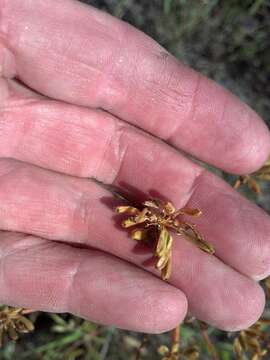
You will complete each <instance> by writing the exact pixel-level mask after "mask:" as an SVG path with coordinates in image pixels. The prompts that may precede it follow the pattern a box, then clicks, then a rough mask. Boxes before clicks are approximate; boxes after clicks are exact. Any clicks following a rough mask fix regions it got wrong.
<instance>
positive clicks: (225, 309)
mask: <svg viewBox="0 0 270 360" xmlns="http://www.w3.org/2000/svg"><path fill="white" fill-rule="evenodd" d="M1 163H2V164H1V173H2V176H1V180H0V214H1V216H0V228H2V229H6V230H12V231H20V232H26V233H30V234H34V235H37V236H42V237H46V238H48V239H52V240H58V241H59V240H60V241H68V242H72V243H80V244H84V245H88V246H92V247H96V248H98V249H100V250H104V251H108V252H110V253H112V254H114V255H116V256H118V257H121V258H123V259H125V260H128V261H130V262H133V263H136V264H137V265H139V266H142V267H145V268H147V269H148V270H149V271H152V272H155V273H157V272H156V271H155V270H154V266H153V265H152V264H151V265H150V264H148V260H149V256H150V253H146V252H145V251H144V252H143V253H140V254H137V252H136V251H135V249H134V245H135V244H134V241H132V240H131V239H129V237H128V234H126V233H125V232H124V231H123V229H120V228H119V227H118V226H117V224H116V223H115V219H114V214H113V212H112V209H111V207H110V204H111V203H110V202H111V197H110V196H109V193H108V192H107V191H105V190H104V189H102V188H101V187H100V186H98V185H96V184H94V183H93V182H91V181H87V180H83V179H78V178H72V177H67V176H64V175H60V174H56V173H52V172H49V171H45V170H41V169H35V168H34V167H31V166H27V165H23V164H18V163H15V162H11V161H2V162H1ZM173 253H174V259H173V276H172V278H171V283H172V284H173V285H175V286H176V287H178V288H179V289H181V290H182V291H183V292H184V293H185V294H186V296H187V298H188V302H189V307H190V310H191V311H192V312H193V313H194V314H195V315H196V316H197V317H198V318H199V319H201V320H204V321H207V322H210V323H211V324H213V325H215V326H217V327H220V328H222V329H227V330H228V329H230V330H232V329H233V330H236V329H239V328H244V327H247V326H249V325H250V324H251V323H253V322H254V321H256V320H257V318H258V317H259V316H260V314H261V312H262V309H263V305H264V295H263V292H262V289H261V288H260V287H259V285H258V284H257V283H256V282H253V281H252V280H250V279H248V278H247V277H245V276H243V275H241V274H239V273H237V272H236V271H235V270H233V269H232V268H230V267H229V266H227V265H225V264H224V263H222V262H221V261H220V260H218V259H217V258H216V257H214V256H210V255H208V254H205V253H203V252H201V251H200V250H198V249H197V248H195V247H194V246H193V245H192V244H190V243H187V242H186V241H185V240H183V239H181V238H177V239H175V242H174V249H173ZM198 299H200V300H199V301H198ZM225 304H226V306H225Z"/></svg>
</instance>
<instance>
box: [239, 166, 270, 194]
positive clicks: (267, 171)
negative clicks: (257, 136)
mask: <svg viewBox="0 0 270 360" xmlns="http://www.w3.org/2000/svg"><path fill="white" fill-rule="evenodd" d="M258 180H262V181H270V159H268V160H267V161H266V163H265V164H264V166H263V167H262V168H261V169H260V170H258V171H256V172H254V173H252V174H250V175H241V176H239V178H238V179H237V180H236V182H235V184H234V188H235V189H238V188H239V187H240V186H241V185H247V186H248V187H249V189H250V190H252V191H253V192H255V193H256V194H261V187H260V185H259V183H258Z"/></svg>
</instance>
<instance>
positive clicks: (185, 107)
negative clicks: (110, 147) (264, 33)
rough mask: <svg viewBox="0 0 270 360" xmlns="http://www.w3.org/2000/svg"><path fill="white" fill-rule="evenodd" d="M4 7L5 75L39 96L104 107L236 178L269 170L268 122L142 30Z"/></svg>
mask: <svg viewBox="0 0 270 360" xmlns="http://www.w3.org/2000/svg"><path fill="white" fill-rule="evenodd" d="M0 4H1V3H0ZM1 7H2V12H1V33H2V48H3V50H2V54H3V55H2V58H4V59H5V60H3V61H4V63H5V64H9V66H8V65H5V67H6V68H8V70H9V71H7V72H9V73H13V72H15V73H16V74H17V76H19V77H20V79H22V80H23V81H24V82H25V83H26V84H28V85H29V86H31V87H32V88H34V89H36V90H38V91H39V92H42V93H43V94H45V95H48V96H50V97H53V98H56V99H61V100H64V101H68V102H72V103H74V104H79V105H84V106H92V107H101V108H103V109H105V110H107V111H110V112H111V113H113V114H115V115H117V116H118V117H120V118H122V119H125V120H126V121H129V122H130V123H133V124H135V125H137V126H139V127H141V128H143V129H145V130H147V131H148V132H151V133H152V134H154V135H156V136H159V137H161V138H162V139H165V140H166V141H168V142H169V143H171V144H173V145H174V146H176V147H178V148H181V149H183V150H185V151H186V152H188V153H190V154H192V155H194V156H196V157H198V158H200V159H202V160H204V161H207V162H209V163H212V164H213V165H215V166H218V167H221V168H223V169H225V170H227V171H231V172H237V173H249V172H251V171H253V170H255V169H256V168H258V167H260V165H261V164H262V163H263V162H264V161H265V160H266V158H267V156H268V154H269V152H270V136H269V132H268V130H267V128H266V126H265V125H264V123H263V122H262V121H261V119H260V118H259V117H258V116H257V115H256V114H255V113H254V112H253V111H252V110H251V109H250V108H249V107H248V106H247V105H245V104H243V103H241V102H240V101H239V100H238V99H237V98H235V97H234V96H232V95H231V94H229V93H228V92H227V91H225V90H224V89H222V88H221V87H220V86H218V85H217V84H215V83H213V82H212V81H210V80H207V79H206V78H204V77H202V76H200V75H198V74H197V73H196V72H194V71H192V70H190V69H189V68H187V67H185V66H183V65H181V64H179V63H178V62H177V61H176V60H175V59H174V58H173V57H172V56H170V55H169V54H167V53H166V51H164V49H162V48H161V47H160V46H158V45H157V44H156V43H155V42H154V41H153V40H151V39H150V38H148V37H147V36H145V35H143V34H142V33H140V32H139V31H137V30H135V29H134V28H132V27H130V26H128V25H127V24H125V23H123V22H121V21H119V20H116V19H114V18H112V17H111V16H109V15H107V14H103V13H102V12H99V11H97V10H95V9H93V8H91V7H87V6H85V5H82V4H80V3H79V2H75V1H70V0H68V1H67V0H65V1H63V0H59V1H57V2H55V1H53V0H50V1H46V2H44V1H42V0H38V1H35V6H33V4H32V2H31V1H30V2H29V1H19V0H11V1H9V2H5V6H3V1H2V6H1ZM63 13H64V14H65V16H63ZM7 48H8V49H9V50H7ZM82 49H83V51H82ZM10 68H11V69H12V70H13V71H11V70H10ZM258 139H260V141H258Z"/></svg>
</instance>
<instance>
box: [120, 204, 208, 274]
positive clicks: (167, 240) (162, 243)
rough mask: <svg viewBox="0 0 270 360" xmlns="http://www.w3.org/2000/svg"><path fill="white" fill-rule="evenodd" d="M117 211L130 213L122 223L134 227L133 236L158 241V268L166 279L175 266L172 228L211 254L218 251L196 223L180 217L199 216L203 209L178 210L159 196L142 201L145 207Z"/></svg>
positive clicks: (155, 253)
mask: <svg viewBox="0 0 270 360" xmlns="http://www.w3.org/2000/svg"><path fill="white" fill-rule="evenodd" d="M116 211H117V213H118V214H126V215H128V218H126V219H125V220H123V221H122V226H123V227H124V228H133V230H132V232H131V237H132V239H134V240H136V241H144V242H151V241H154V242H155V244H156V245H155V252H154V255H155V256H156V257H157V262H156V268H157V269H158V270H160V271H161V276H162V279H163V280H168V279H169V277H170V275H171V267H172V243H173V238H172V236H171V234H170V232H169V230H173V231H174V232H176V234H178V235H183V236H185V237H186V238H187V239H189V240H191V241H192V242H193V243H195V244H196V245H197V246H198V247H199V248H200V249H202V250H204V251H206V252H207V253H209V254H213V253H214V248H213V246H212V245H210V244H209V243H207V242H206V241H205V240H204V239H203V237H202V235H201V234H200V233H199V232H198V231H197V230H196V228H195V225H194V224H190V223H188V222H185V221H181V220H180V219H179V217H181V216H184V215H188V216H192V217H198V216H200V215H201V211H200V210H199V209H190V208H183V209H180V210H176V209H175V207H174V206H173V204H172V203H171V202H162V201H161V200H157V199H155V200H148V201H145V202H144V203H143V204H142V209H138V208H136V207H132V206H118V207H117V208H116Z"/></svg>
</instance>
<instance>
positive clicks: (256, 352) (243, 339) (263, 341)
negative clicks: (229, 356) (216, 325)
mask: <svg viewBox="0 0 270 360" xmlns="http://www.w3.org/2000/svg"><path fill="white" fill-rule="evenodd" d="M269 325H270V320H267V319H260V320H258V321H257V322H256V323H255V324H254V325H253V326H251V327H250V328H248V329H246V330H243V331H240V333H239V335H238V336H237V337H236V338H235V339H234V343H233V349H234V353H235V355H236V359H237V360H245V359H247V358H248V359H251V360H260V359H263V358H264V357H265V356H266V355H268V356H269V354H268V351H269V341H270V339H269V332H267V331H265V329H266V328H267V326H269ZM268 330H269V328H268Z"/></svg>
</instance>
